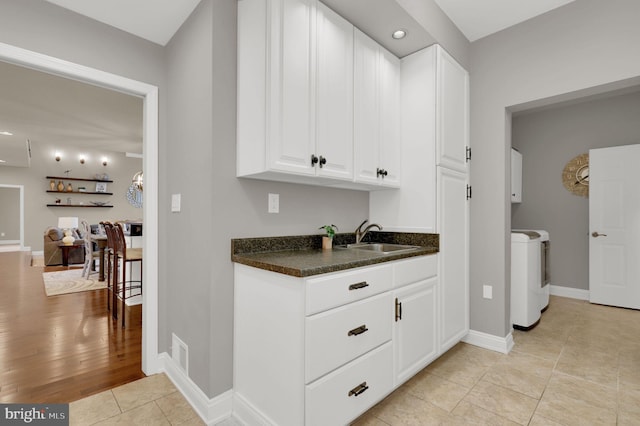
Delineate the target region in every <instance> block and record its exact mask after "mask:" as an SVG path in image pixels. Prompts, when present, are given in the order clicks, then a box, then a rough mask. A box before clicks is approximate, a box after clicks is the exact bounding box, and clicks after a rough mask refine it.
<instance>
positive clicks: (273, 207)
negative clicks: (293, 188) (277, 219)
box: [268, 194, 280, 213]
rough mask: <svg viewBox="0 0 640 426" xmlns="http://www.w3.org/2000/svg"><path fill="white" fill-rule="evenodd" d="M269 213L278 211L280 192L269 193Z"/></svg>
mask: <svg viewBox="0 0 640 426" xmlns="http://www.w3.org/2000/svg"><path fill="white" fill-rule="evenodd" d="M268 211H269V213H280V194H269V207H268Z"/></svg>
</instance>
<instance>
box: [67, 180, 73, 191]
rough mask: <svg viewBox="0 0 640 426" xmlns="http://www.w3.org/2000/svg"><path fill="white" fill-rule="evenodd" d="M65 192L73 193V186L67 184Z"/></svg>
mask: <svg viewBox="0 0 640 426" xmlns="http://www.w3.org/2000/svg"><path fill="white" fill-rule="evenodd" d="M67 192H73V186H72V185H71V182H69V183H68V184H67Z"/></svg>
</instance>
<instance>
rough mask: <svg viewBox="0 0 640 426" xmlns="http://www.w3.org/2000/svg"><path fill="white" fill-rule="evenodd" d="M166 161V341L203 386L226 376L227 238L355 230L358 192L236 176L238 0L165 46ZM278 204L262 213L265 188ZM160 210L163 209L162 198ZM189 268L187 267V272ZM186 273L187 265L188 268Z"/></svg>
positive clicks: (202, 9) (223, 381)
mask: <svg viewBox="0 0 640 426" xmlns="http://www.w3.org/2000/svg"><path fill="white" fill-rule="evenodd" d="M167 62H168V67H167V68H168V89H169V92H168V93H169V94H168V97H169V107H168V108H169V116H170V117H171V120H170V122H169V127H168V129H169V131H168V135H169V139H170V140H172V141H175V143H172V144H170V145H169V146H168V150H167V155H168V157H169V158H170V159H171V160H170V164H169V165H168V166H167V167H166V168H164V170H163V172H164V173H166V175H167V188H166V191H167V193H181V194H182V212H181V213H173V214H169V215H168V217H167V219H166V222H165V224H166V229H170V230H172V229H176V230H181V231H182V232H175V233H173V234H172V241H171V244H170V245H167V251H168V253H167V257H166V259H167V261H168V262H167V264H166V265H164V269H165V271H161V275H165V276H166V277H167V281H168V283H169V285H168V288H167V294H166V296H167V298H168V300H170V301H171V302H170V303H167V315H166V321H167V324H166V327H163V330H161V333H162V334H161V338H162V342H163V344H162V345H161V346H164V347H167V346H168V343H169V340H170V338H171V333H172V332H174V333H176V335H178V337H180V338H181V339H182V340H183V341H184V342H185V343H186V344H187V345H188V346H189V351H190V359H189V362H190V369H191V374H190V376H191V378H192V379H193V380H194V381H195V382H196V383H197V384H198V386H199V387H200V388H201V389H203V391H205V393H207V394H208V395H210V396H213V395H217V394H220V393H222V392H224V391H226V390H228V389H230V388H231V387H232V385H233V381H232V380H233V375H232V366H233V350H232V348H233V264H232V262H231V260H230V251H229V250H230V239H231V238H240V237H252V236H276V235H296V234H315V233H319V232H320V231H318V227H319V226H320V225H323V224H326V223H335V224H336V225H338V227H339V228H340V230H345V231H347V232H351V231H353V230H354V229H355V228H356V226H357V225H358V224H359V223H360V222H361V221H362V220H363V219H365V218H366V217H367V215H368V209H369V196H368V194H367V193H364V192H357V191H349V190H338V189H329V188H320V187H312V186H303V185H295V184H285V183H275V182H263V181H256V180H249V179H238V178H236V177H235V173H236V170H235V164H236V161H235V158H236V134H235V128H236V123H235V122H236V88H235V83H236V68H235V64H236V1H235V0H215V1H213V0H204V1H203V2H202V3H201V4H200V5H199V6H198V8H197V9H196V10H195V11H194V13H193V14H192V16H191V17H190V18H189V20H188V21H187V22H186V23H185V25H183V26H182V28H181V29H180V31H179V32H178V34H176V36H175V37H174V38H173V39H172V40H171V42H170V44H169V45H168V48H167ZM269 193H277V194H280V213H279V214H269V213H267V194H269ZM161 211H166V209H165V208H161ZM187 271H188V272H187ZM185 274H188V275H186V276H185Z"/></svg>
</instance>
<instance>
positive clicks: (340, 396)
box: [305, 342, 393, 425]
mask: <svg viewBox="0 0 640 426" xmlns="http://www.w3.org/2000/svg"><path fill="white" fill-rule="evenodd" d="M392 371H393V350H392V346H391V342H389V343H386V344H384V345H383V346H380V347H378V348H376V349H374V350H373V351H371V352H369V353H367V354H366V355H363V356H362V357H360V358H358V359H356V360H355V361H353V362H351V363H349V364H347V365H345V366H344V367H342V368H340V369H338V370H336V371H334V372H333V373H331V374H328V375H327V376H325V377H323V378H321V379H319V380H317V381H316V382H314V383H312V384H310V385H307V387H306V392H305V397H306V413H305V418H306V422H305V424H306V425H344V424H347V423H348V422H350V421H352V420H354V419H355V418H356V417H358V416H359V415H361V414H362V413H364V412H365V411H367V410H368V409H369V408H371V407H372V406H373V405H374V404H375V403H376V402H378V401H379V400H381V399H382V398H383V397H384V396H385V395H387V394H388V393H389V392H391V390H392V388H393V374H392ZM356 394H357V395H356Z"/></svg>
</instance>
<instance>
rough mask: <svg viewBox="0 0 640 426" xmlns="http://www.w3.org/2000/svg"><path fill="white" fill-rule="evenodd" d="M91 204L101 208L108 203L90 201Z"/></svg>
mask: <svg viewBox="0 0 640 426" xmlns="http://www.w3.org/2000/svg"><path fill="white" fill-rule="evenodd" d="M91 204H93V205H94V206H98V207H102V206H106V205H107V204H108V202H107V201H91Z"/></svg>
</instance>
